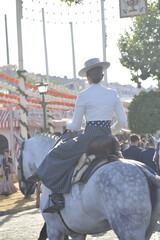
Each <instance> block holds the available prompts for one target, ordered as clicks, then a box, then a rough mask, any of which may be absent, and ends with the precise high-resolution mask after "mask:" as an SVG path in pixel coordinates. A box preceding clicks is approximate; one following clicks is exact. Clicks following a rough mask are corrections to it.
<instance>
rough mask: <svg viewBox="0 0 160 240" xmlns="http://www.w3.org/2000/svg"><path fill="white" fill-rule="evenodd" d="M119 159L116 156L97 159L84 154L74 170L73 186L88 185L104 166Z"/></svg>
mask: <svg viewBox="0 0 160 240" xmlns="http://www.w3.org/2000/svg"><path fill="white" fill-rule="evenodd" d="M118 159H119V158H118V157H117V156H115V155H109V156H103V157H97V158H96V156H95V155H90V156H88V157H87V156H86V154H85V153H84V154H83V155H82V156H81V158H80V159H79V162H78V164H77V166H76V168H75V170H74V174H73V177H72V184H75V183H78V182H79V183H83V184H84V183H86V182H87V181H88V180H89V178H90V177H91V176H92V174H93V173H94V172H95V171H96V170H97V169H98V168H99V167H101V166H103V165H104V164H108V163H111V162H114V161H118Z"/></svg>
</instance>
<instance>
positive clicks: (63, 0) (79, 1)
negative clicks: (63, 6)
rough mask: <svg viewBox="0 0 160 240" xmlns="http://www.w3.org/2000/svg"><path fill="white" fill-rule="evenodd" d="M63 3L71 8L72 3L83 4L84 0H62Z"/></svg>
mask: <svg viewBox="0 0 160 240" xmlns="http://www.w3.org/2000/svg"><path fill="white" fill-rule="evenodd" d="M61 2H65V3H67V5H68V6H71V5H72V3H75V4H79V3H82V2H83V0H61Z"/></svg>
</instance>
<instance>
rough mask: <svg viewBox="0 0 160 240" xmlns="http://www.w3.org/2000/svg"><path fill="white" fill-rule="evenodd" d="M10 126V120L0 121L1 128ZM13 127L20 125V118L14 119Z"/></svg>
mask: <svg viewBox="0 0 160 240" xmlns="http://www.w3.org/2000/svg"><path fill="white" fill-rule="evenodd" d="M9 127H10V121H7V120H6V121H0V128H9ZM13 127H20V122H19V120H13Z"/></svg>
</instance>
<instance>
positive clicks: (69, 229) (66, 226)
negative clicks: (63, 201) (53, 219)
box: [57, 211, 82, 236]
mask: <svg viewBox="0 0 160 240" xmlns="http://www.w3.org/2000/svg"><path fill="white" fill-rule="evenodd" d="M57 213H58V215H59V216H60V219H61V221H62V223H63V224H64V226H65V228H66V229H67V231H68V232H69V233H70V234H72V235H73V234H74V235H76V236H77V235H82V234H80V233H77V232H74V231H73V230H72V229H71V228H69V227H68V225H67V224H66V222H65V221H64V218H63V217H62V214H61V211H58V212H57Z"/></svg>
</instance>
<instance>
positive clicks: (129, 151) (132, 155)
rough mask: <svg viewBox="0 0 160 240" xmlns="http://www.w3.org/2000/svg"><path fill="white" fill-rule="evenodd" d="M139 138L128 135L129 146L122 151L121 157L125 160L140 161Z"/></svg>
mask: <svg viewBox="0 0 160 240" xmlns="http://www.w3.org/2000/svg"><path fill="white" fill-rule="evenodd" d="M138 144H139V137H138V135H136V134H131V135H130V146H129V147H128V148H126V149H125V150H124V151H123V157H124V158H125V159H133V160H136V161H140V153H141V151H142V149H141V148H139V147H138Z"/></svg>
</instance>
